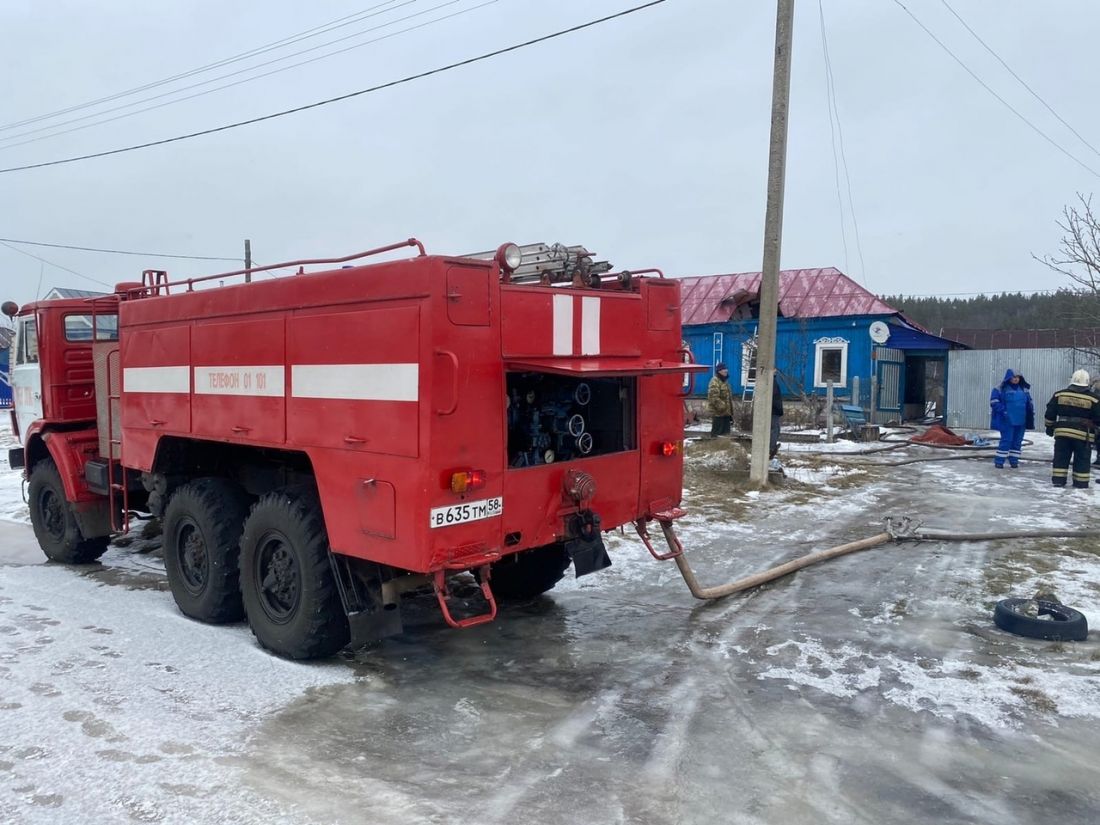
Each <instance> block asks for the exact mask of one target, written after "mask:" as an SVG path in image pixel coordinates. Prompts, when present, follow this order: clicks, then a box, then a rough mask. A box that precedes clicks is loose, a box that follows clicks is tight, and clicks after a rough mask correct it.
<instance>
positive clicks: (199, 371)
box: [195, 364, 286, 398]
mask: <svg viewBox="0 0 1100 825" xmlns="http://www.w3.org/2000/svg"><path fill="white" fill-rule="evenodd" d="M285 385H286V367H284V366H283V365H282V364H276V365H272V366H268V367H195V395H247V396H258V397H262V398H263V397H266V398H272V397H273V398H278V397H280V396H282V395H283V394H284V392H285Z"/></svg>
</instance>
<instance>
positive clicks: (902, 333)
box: [885, 323, 968, 350]
mask: <svg viewBox="0 0 1100 825" xmlns="http://www.w3.org/2000/svg"><path fill="white" fill-rule="evenodd" d="M885 346H887V347H890V348H891V349H900V350H920V349H945V350H946V349H968V347H967V346H966V345H965V344H962V343H959V342H958V341H953V340H951V339H950V338H944V337H943V336H940V335H932V334H931V333H929V332H924V331H922V330H919V329H914V328H913V327H910V326H908V325H906V324H900V323H898V324H890V339H889V340H888V341H887V342H886V344H885Z"/></svg>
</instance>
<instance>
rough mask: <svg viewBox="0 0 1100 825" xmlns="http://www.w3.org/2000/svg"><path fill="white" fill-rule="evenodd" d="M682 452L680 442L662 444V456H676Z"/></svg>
mask: <svg viewBox="0 0 1100 825" xmlns="http://www.w3.org/2000/svg"><path fill="white" fill-rule="evenodd" d="M678 452H680V442H679V441H665V442H664V443H662V444H661V455H664V456H674V455H676V454H677V453H678Z"/></svg>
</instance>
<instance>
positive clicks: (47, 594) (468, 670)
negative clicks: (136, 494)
mask: <svg viewBox="0 0 1100 825" xmlns="http://www.w3.org/2000/svg"><path fill="white" fill-rule="evenodd" d="M0 438H2V434H0ZM1033 440H1034V441H1035V444H1034V445H1032V446H1030V447H1028V448H1026V451H1025V455H1026V456H1028V457H1030V458H1036V459H1045V458H1047V457H1048V456H1049V455H1050V450H1051V443H1050V439H1047V438H1045V437H1044V436H1042V435H1041V434H1040V435H1038V436H1033ZM862 447H863V445H859V446H858V447H857V446H856V445H850V446H849V445H845V444H841V445H839V446H838V445H797V447H795V446H793V445H792V447H791V448H785V449H784V451H783V456H782V457H783V461H784V464H785V466H786V472H787V481H786V483H785V484H784V485H783V486H782V487H780V488H778V489H773V490H769V491H766V492H757V491H752V490H747V489H744V487H742V486H740V485H738V483H736V482H735V481H733V480H732V477H731V476H730V474H729V472H728V470H729V469H730V467H732V466H734V465H736V464H737V462H738V461H739V460H741V459H743V454H741V455H738V454H736V453H731V452H730V450H728V449H727V448H726V447H725V446H724V445H722V446H719V445H717V444H715V443H713V442H697V443H693V444H691V445H689V448H688V449H689V469H688V474H687V485H688V486H687V505H688V507H689V509H690V515H689V516H688V517H687V518H686V519H685V520H684V522H683V524H682V527H681V535H682V537H683V539H684V543H685V545H686V546H687V548H688V550H689V555H690V559H691V562H692V564H693V566H694V567H695V569H696V572H697V574H698V575H699V577H700V579H701V580H702V581H703V582H704V584H716V583H720V582H722V581H727V580H730V579H732V578H737V577H740V576H741V575H744V574H746V573H749V572H754V571H757V570H760V569H764V568H766V567H769V566H771V565H773V564H776V563H779V562H782V561H785V560H787V559H789V558H792V557H794V556H796V555H801V554H802V553H805V552H809V551H811V550H814V549H820V548H823V547H826V546H832V545H834V544H839V543H842V542H845V541H850V540H853V539H855V538H861V537H864V536H867V535H871V534H873V533H876V532H878V531H879V530H880V529H881V523H882V519H883V517H885V516H887V515H894V516H901V515H910V516H915V517H919V518H921V519H922V520H923V522H924V524H925V526H926V527H928V528H930V529H931V528H939V529H951V530H967V531H979V530H996V529H1010V528H1020V529H1028V528H1050V527H1070V528H1076V527H1086V526H1087V527H1098V526H1100V517H1098V516H1097V514H1096V501H1097V499H1096V496H1098V495H1100V494H1097V493H1093V492H1092V491H1090V492H1087V493H1082V492H1072V491H1061V490H1054V489H1052V488H1051V487H1050V486H1049V465H1047V464H1045V463H1043V462H1042V461H1035V462H1025V463H1024V464H1023V465H1022V467H1021V468H1020V469H1019V470H1015V471H1010V470H1002V471H996V470H994V469H993V467H992V466H991V462H989V461H988V460H976V459H975V460H965V461H945V462H934V463H916V464H908V465H904V466H897V467H894V466H887V465H888V464H889V463H893V462H895V461H898V460H903V459H907V458H914V457H924V456H928V455H929V454H930V453H931V452H932V451H930V450H928V449H926V448H917V447H904V448H902V449H898V450H892V451H889V452H885V453H875V454H869V455H857V454H856V453H858V452H859V451H860V449H861V448H862ZM844 451H846V452H847V454H835V453H841V452H844ZM827 453H828V454H827ZM937 454H938V453H937ZM0 518H2V519H8V521H7V522H4V521H0V822H4V823H7V822H12V823H16V822H18V823H31V825H35V824H36V823H75V822H95V823H131V822H163V823H200V824H205V823H242V825H248V823H261V822H262V823H288V825H306V824H307V823H358V822H363V821H371V822H376V823H421V822H423V823H463V822H471V823H472V822H531V823H574V822H578V821H585V822H599V823H602V822H624V823H626V822H631V823H647V825H649V823H659V824H661V825H663V823H670V824H671V823H713V822H732V823H784V825H786V824H787V823H795V824H796V825H797V824H799V823H807V824H809V823H815V825H816V823H833V822H835V823H851V822H861V823H875V825H880V824H881V823H909V822H912V823H917V822H928V821H937V822H945V823H970V822H975V823H977V822H994V821H995V822H998V823H1003V824H1004V825H1013V824H1014V823H1020V824H1021V825H1023V823H1034V822H1038V821H1039V820H1040V819H1044V820H1045V819H1048V818H1051V817H1056V818H1057V819H1058V820H1059V821H1061V822H1063V823H1082V825H1084V823H1095V822H1097V821H1100V745H1098V744H1097V743H1098V742H1100V644H1098V643H1097V641H1096V637H1095V635H1093V636H1090V639H1089V640H1088V641H1086V642H1082V643H1074V644H1053V643H1046V642H1036V641H1032V640H1028V639H1023V638H1020V637H1015V636H1010V635H1008V634H1004V633H1002V632H1001V631H999V630H997V629H996V628H995V627H994V626H993V624H992V622H991V614H992V608H993V605H994V603H995V602H996V600H997V599H1000V598H1004V597H1007V596H1013V595H1031V594H1033V593H1034V592H1035V590H1036V589H1038V588H1040V587H1042V588H1043V589H1046V590H1053V591H1054V592H1056V593H1057V594H1058V595H1059V596H1060V597H1061V598H1062V599H1063V601H1065V602H1066V603H1067V604H1071V605H1073V606H1075V607H1077V608H1079V609H1081V610H1083V611H1084V612H1085V613H1086V614H1087V615H1089V616H1090V618H1093V619H1094V621H1096V622H1100V551H1098V548H1097V546H1096V544H1095V542H1092V541H1083V540H1051V539H1046V540H1038V541H1026V542H1025V541H1017V542H990V543H973V544H939V543H925V544H919V545H913V544H905V545H897V546H888V547H884V548H880V549H875V550H870V551H867V552H864V553H859V554H856V555H853V556H848V557H845V558H843V559H839V560H836V561H833V562H829V563H827V564H825V565H822V566H818V567H814V568H809V569H807V570H804V571H802V572H800V573H798V574H796V575H794V576H790V577H788V578H786V579H783V580H780V581H778V582H776V583H773V584H771V585H769V586H766V587H764V588H761V589H759V590H757V591H754V592H751V593H748V594H745V595H742V596H737V597H733V598H731V599H728V600H725V601H722V602H719V603H714V604H700V603H697V602H695V601H694V600H693V599H692V598H691V596H690V594H689V593H688V592H687V589H686V588H685V587H684V585H683V583H682V581H681V580H680V578H679V575H678V573H677V571H676V568H675V566H674V565H673V564H672V563H671V562H665V563H658V562H655V561H653V560H652V559H651V558H650V557H649V556H648V554H647V553H645V551H644V549H643V548H642V547H641V545H640V544H639V543H638V542H637V541H636V540H633V539H630V538H625V537H620V536H617V535H612V536H611V537H610V540H609V545H610V549H611V553H612V556H613V558H614V566H613V567H612V568H610V569H609V570H606V571H602V572H601V573H599V574H595V575H593V576H589V577H586V578H584V579H580V580H572V579H567V580H566V581H564V582H563V583H562V584H561V585H559V587H558V588H557V589H556V590H555V591H554V592H553V593H552V594H550V595H549V596H548V597H545V598H542V599H538V600H535V601H533V602H531V603H528V604H524V605H518V606H515V607H510V608H506V609H504V610H502V612H501V615H500V617H499V619H498V620H497V622H495V623H494V624H492V625H488V626H485V627H481V628H475V629H471V630H467V631H452V630H448V629H446V628H445V627H443V626H442V622H441V621H440V620H439V619H438V618H437V616H436V614H435V613H434V612H433V610H432V609H431V605H430V604H417V603H415V602H414V603H413V605H411V607H412V609H411V611H410V613H411V615H410V619H411V621H410V622H409V623H408V628H407V631H406V633H405V634H403V635H402V636H400V637H397V638H394V639H391V640H387V641H386V642H384V643H383V644H381V645H378V646H376V647H373V648H370V649H368V650H364V651H359V652H357V653H355V654H347V655H345V656H342V657H338V658H336V659H333V660H331V661H329V662H324V663H318V664H291V663H288V662H284V661H281V660H279V659H276V658H273V657H271V656H268V655H267V654H265V653H263V652H262V651H260V650H259V649H258V648H257V647H256V645H255V644H254V643H253V641H252V639H251V637H250V634H249V633H248V630H247V628H246V627H244V626H243V625H238V626H231V627H220V628H217V627H206V626H203V625H200V624H196V623H194V622H191V621H189V620H187V619H185V618H183V617H182V616H181V615H180V614H179V613H178V612H177V611H176V610H175V607H174V605H173V603H172V600H171V597H170V595H169V594H168V593H167V592H165V585H164V578H163V567H162V565H161V563H160V559H159V558H158V556H157V554H156V552H155V551H154V552H147V551H148V550H149V545H148V544H147V543H135V544H131V545H129V546H125V547H114V548H112V549H111V550H110V551H108V553H107V555H106V556H105V557H104V559H103V564H102V565H93V566H90V567H89V568H84V569H77V568H66V567H62V566H55V565H47V564H44V563H40V560H39V559H38V558H37V557H35V556H34V555H33V554H32V553H27V552H25V550H26V546H27V544H28V543H33V537H32V536H30V531H29V528H27V527H26V526H25V525H24V524H23V523H21V522H24V521H25V519H26V508H25V505H23V503H22V499H21V495H20V484H19V480H18V476H17V474H15V473H10V472H8V471H7V470H3V471H0Z"/></svg>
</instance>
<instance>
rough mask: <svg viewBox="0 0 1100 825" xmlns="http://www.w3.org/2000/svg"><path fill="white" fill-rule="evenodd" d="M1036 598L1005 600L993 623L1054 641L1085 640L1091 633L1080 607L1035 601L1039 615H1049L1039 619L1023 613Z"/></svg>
mask: <svg viewBox="0 0 1100 825" xmlns="http://www.w3.org/2000/svg"><path fill="white" fill-rule="evenodd" d="M1032 601H1033V600H1032V599H1002V600H1001V601H999V602H997V607H996V608H995V609H994V611H993V623H994V624H996V625H997V627H999V628H1000V629H1001V630H1004V631H1006V632H1008V633H1015V634H1016V635H1017V636H1027V637H1028V638H1031V639H1045V640H1047V641H1050V642H1081V641H1084V640H1085V637H1086V636H1088V634H1089V623H1088V620H1087V619H1086V618H1085V615H1084V614H1083V613H1081V612H1080V611H1079V610H1074V609H1073V608H1072V607H1066V606H1065V605H1064V604H1059V603H1058V602H1048V601H1042V600H1034V603H1035V604H1036V605H1038V608H1039V610H1038V613H1039V616H1040V617H1043V616H1045V617H1046V618H1037V617H1033V616H1029V615H1027V614H1026V613H1024V612H1022V609H1023V608H1024V606H1025V605H1027V604H1028V603H1029V602H1032Z"/></svg>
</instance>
